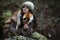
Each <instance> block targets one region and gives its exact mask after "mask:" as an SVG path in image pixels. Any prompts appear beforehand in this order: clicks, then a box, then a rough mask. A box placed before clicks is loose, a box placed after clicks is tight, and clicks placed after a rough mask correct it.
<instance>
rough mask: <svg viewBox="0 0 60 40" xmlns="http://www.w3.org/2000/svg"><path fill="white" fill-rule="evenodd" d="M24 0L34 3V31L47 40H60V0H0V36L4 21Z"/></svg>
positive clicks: (0, 35)
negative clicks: (35, 25) (35, 26)
mask: <svg viewBox="0 0 60 40" xmlns="http://www.w3.org/2000/svg"><path fill="white" fill-rule="evenodd" d="M25 1H32V2H33V3H34V4H35V9H34V11H33V12H34V15H35V16H36V19H37V21H36V22H37V28H36V31H37V32H39V33H41V34H43V35H45V36H46V37H47V38H48V39H49V40H60V0H0V38H2V28H3V26H4V21H5V20H7V19H8V17H10V16H11V15H12V13H13V12H14V11H16V10H18V9H20V6H21V4H22V3H23V2H25ZM6 11H8V12H6ZM5 13H9V14H5Z"/></svg>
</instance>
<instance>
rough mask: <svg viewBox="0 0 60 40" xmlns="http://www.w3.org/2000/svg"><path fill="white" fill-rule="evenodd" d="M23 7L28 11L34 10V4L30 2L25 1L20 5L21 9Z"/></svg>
mask: <svg viewBox="0 0 60 40" xmlns="http://www.w3.org/2000/svg"><path fill="white" fill-rule="evenodd" d="M24 5H26V6H27V7H28V8H29V9H31V10H34V4H33V3H32V2H30V1H26V2H24V3H23V4H22V6H21V7H23V6H24Z"/></svg>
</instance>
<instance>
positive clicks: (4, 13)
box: [3, 10, 12, 19]
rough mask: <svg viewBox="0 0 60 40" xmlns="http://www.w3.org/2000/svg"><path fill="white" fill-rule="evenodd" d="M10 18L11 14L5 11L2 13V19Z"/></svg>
mask: <svg viewBox="0 0 60 40" xmlns="http://www.w3.org/2000/svg"><path fill="white" fill-rule="evenodd" d="M11 16H12V12H11V11H9V10H6V11H4V12H3V17H4V19H8V18H9V17H11Z"/></svg>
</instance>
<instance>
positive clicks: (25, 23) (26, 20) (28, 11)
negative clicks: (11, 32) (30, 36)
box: [16, 1, 35, 34]
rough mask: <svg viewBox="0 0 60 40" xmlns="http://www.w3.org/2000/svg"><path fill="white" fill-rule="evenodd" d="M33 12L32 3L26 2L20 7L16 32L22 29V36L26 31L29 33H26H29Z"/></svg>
mask: <svg viewBox="0 0 60 40" xmlns="http://www.w3.org/2000/svg"><path fill="white" fill-rule="evenodd" d="M33 10H34V4H33V3H32V2H29V1H27V2H24V3H23V4H22V5H21V13H20V14H19V15H18V19H17V26H16V30H17V29H18V28H22V32H23V33H24V34H26V33H27V31H29V32H28V33H30V32H31V30H32V27H33V24H34V20H35V18H34V15H33V12H32V11H33ZM19 25H20V26H19ZM18 26H19V27H18ZM24 31H25V32H26V33H25V32H24ZM18 32H19V31H18Z"/></svg>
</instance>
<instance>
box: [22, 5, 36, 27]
mask: <svg viewBox="0 0 60 40" xmlns="http://www.w3.org/2000/svg"><path fill="white" fill-rule="evenodd" d="M25 6H26V5H24V6H23V7H21V15H22V16H21V20H23V18H22V17H23V15H24V12H23V8H24V7H25ZM26 7H27V8H28V9H29V12H30V13H31V14H33V12H32V10H31V9H30V8H29V7H28V6H26ZM33 17H34V19H33V27H32V28H36V27H35V26H37V25H36V17H35V16H34V14H33ZM21 23H22V24H23V21H21Z"/></svg>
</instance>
